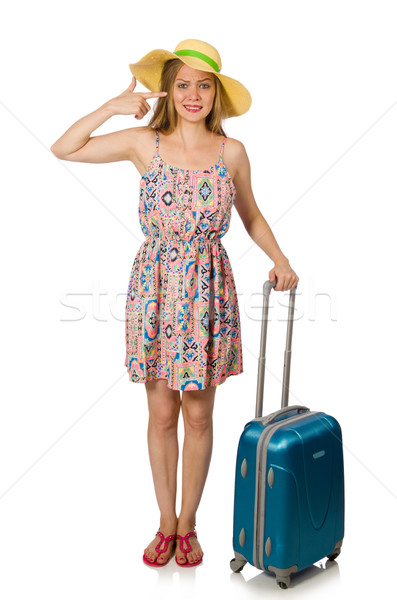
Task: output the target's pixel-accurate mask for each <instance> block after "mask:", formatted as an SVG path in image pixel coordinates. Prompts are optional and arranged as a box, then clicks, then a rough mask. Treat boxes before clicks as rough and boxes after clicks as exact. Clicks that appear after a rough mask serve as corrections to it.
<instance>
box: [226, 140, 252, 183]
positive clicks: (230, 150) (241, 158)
mask: <svg viewBox="0 0 397 600" xmlns="http://www.w3.org/2000/svg"><path fill="white" fill-rule="evenodd" d="M223 157H224V161H225V164H226V166H227V169H228V171H229V173H230V175H231V177H232V179H233V178H234V176H235V175H236V173H237V171H238V167H241V165H243V164H246V163H247V162H248V156H247V152H246V149H245V146H244V144H243V143H242V142H240V141H239V140H236V139H235V138H231V137H228V138H227V139H226V143H225V149H224V153H223Z"/></svg>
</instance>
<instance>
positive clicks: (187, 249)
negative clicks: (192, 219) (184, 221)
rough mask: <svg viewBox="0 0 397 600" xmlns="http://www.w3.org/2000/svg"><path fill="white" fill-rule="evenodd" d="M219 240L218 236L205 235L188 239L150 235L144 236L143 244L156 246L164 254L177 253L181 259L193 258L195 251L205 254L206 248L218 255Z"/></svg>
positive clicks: (220, 245)
mask: <svg viewBox="0 0 397 600" xmlns="http://www.w3.org/2000/svg"><path fill="white" fill-rule="evenodd" d="M221 238H222V236H220V235H212V236H211V237H208V236H206V235H195V236H194V237H191V238H190V239H184V238H181V237H178V236H177V235H175V236H174V235H172V236H166V235H163V234H161V235H156V234H153V233H152V234H150V235H148V236H146V238H145V241H144V242H143V244H144V245H149V246H153V245H157V244H158V245H159V246H160V248H161V246H163V247H164V251H165V252H170V251H171V253H174V254H176V253H177V254H178V256H179V257H180V258H183V257H185V256H195V255H196V254H197V251H199V252H205V249H206V247H207V248H208V246H209V247H210V248H211V250H210V252H211V254H218V253H219V252H220V251H221V248H222V242H221ZM170 246H171V248H170ZM208 250H209V248H208Z"/></svg>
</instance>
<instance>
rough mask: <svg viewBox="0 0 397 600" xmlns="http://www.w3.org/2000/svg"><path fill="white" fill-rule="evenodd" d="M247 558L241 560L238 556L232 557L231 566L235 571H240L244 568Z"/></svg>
mask: <svg viewBox="0 0 397 600" xmlns="http://www.w3.org/2000/svg"><path fill="white" fill-rule="evenodd" d="M246 562H247V561H246V560H239V559H237V558H232V560H231V561H230V568H231V570H232V571H233V573H240V571H242V570H243V568H244V565H245V564H246Z"/></svg>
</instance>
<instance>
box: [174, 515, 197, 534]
mask: <svg viewBox="0 0 397 600" xmlns="http://www.w3.org/2000/svg"><path fill="white" fill-rule="evenodd" d="M195 527H196V518H195V517H192V516H190V517H184V516H183V515H181V516H179V517H178V529H179V530H180V531H185V530H186V531H192V530H193V529H195Z"/></svg>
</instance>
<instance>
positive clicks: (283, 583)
mask: <svg viewBox="0 0 397 600" xmlns="http://www.w3.org/2000/svg"><path fill="white" fill-rule="evenodd" d="M276 582H277V583H278V585H279V586H280V587H281V589H282V590H286V589H287V588H289V585H290V583H291V577H283V578H281V577H280V578H277V579H276Z"/></svg>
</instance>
